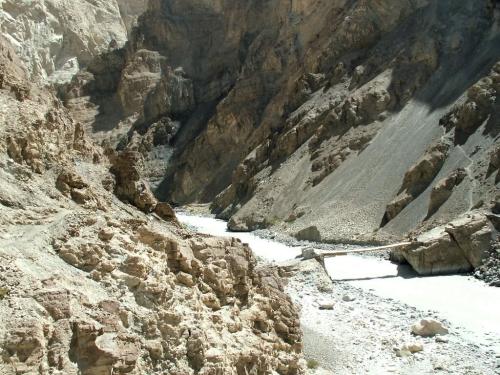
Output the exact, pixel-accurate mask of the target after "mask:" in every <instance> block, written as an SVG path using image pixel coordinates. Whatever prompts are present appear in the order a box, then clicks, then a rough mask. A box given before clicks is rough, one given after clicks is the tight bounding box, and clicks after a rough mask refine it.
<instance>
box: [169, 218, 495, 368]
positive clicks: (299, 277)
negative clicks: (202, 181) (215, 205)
mask: <svg viewBox="0 0 500 375" xmlns="http://www.w3.org/2000/svg"><path fill="white" fill-rule="evenodd" d="M179 218H180V220H181V222H183V223H185V224H187V225H189V226H191V227H192V228H193V229H195V230H197V231H200V232H203V233H207V234H212V235H222V236H224V235H225V236H234V237H238V238H240V239H241V240H242V241H243V242H247V243H249V244H250V246H251V247H252V249H253V251H254V252H255V253H256V254H257V256H258V257H260V258H261V259H262V261H263V262H268V263H269V264H271V265H274V266H275V267H280V268H282V269H284V270H286V272H285V273H286V274H288V275H289V277H288V285H287V290H286V291H287V293H288V294H289V295H290V296H291V298H292V299H293V300H294V302H295V303H296V304H297V305H299V306H300V308H301V325H302V328H303V332H304V343H305V348H304V352H305V356H306V359H307V360H308V364H309V367H311V368H310V369H309V371H310V373H311V374H315V375H323V374H335V375H339V374H340V375H342V374H345V375H357V374H373V375H384V374H402V375H420V374H424V375H425V374H456V375H480V374H481V375H498V374H500V325H498V326H496V325H495V322H496V318H495V314H496V312H497V310H498V306H497V304H496V301H495V299H497V298H496V296H497V295H496V294H495V292H496V291H497V290H496V289H495V288H491V287H487V286H486V285H482V284H481V283H479V282H478V281H476V280H473V279H470V278H467V277H449V278H448V277H445V278H441V279H440V278H418V277H415V275H414V274H411V273H410V274H406V273H405V272H402V271H404V270H402V269H401V267H397V266H395V265H393V264H391V263H389V262H387V261H386V256H387V255H386V254H377V255H375V257H373V256H368V257H358V256H350V257H342V258H340V259H336V260H335V261H333V260H331V261H330V260H329V264H327V268H328V270H329V272H330V273H334V274H335V276H336V277H334V280H332V279H331V277H330V276H329V275H328V274H327V273H326V272H325V269H324V268H323V267H322V266H321V265H320V264H319V263H318V262H317V261H315V260H309V261H300V260H295V259H294V258H295V257H296V256H297V255H298V254H300V252H301V251H300V250H301V247H303V246H307V245H310V244H308V243H303V242H298V241H296V240H294V239H290V238H288V239H286V236H283V237H281V236H280V235H276V234H272V233H270V232H267V233H266V231H259V232H258V233H228V232H227V230H226V226H225V223H224V222H222V221H218V220H215V219H213V218H209V217H200V216H189V215H179ZM262 237H264V238H262ZM314 246H315V247H317V246H316V244H315V245H314ZM321 246H323V247H322V249H323V250H331V249H332V248H333V247H335V248H336V249H339V246H338V245H321ZM344 248H351V246H345V247H344ZM343 262H344V263H343ZM350 262H354V263H350ZM349 274H351V275H355V277H344V276H348V275H349ZM360 275H361V276H367V277H366V278H362V277H360ZM335 278H336V280H335ZM370 285H373V289H371V288H370V287H369V286H370ZM405 288H407V289H405ZM417 289H418V290H417ZM416 292H420V294H419V293H416ZM422 293H424V295H422ZM425 293H430V294H429V295H425ZM460 293H462V294H463V295H462V296H460ZM470 293H472V294H477V293H484V295H485V296H487V297H485V298H483V300H481V296H478V295H469V294H470ZM431 294H432V295H431ZM453 294H456V295H453ZM457 295H458V296H457ZM492 296H493V297H492ZM448 299H449V302H448ZM406 300H408V301H410V302H411V304H406V303H404V302H402V301H406ZM434 300H435V301H438V302H441V303H437V302H436V304H435V305H436V307H435V308H436V309H439V311H440V312H438V311H430V310H429V308H434V307H425V306H427V305H429V304H426V303H422V302H426V301H434ZM478 300H479V301H482V302H481V303H484V306H475V305H474V306H470V305H471V304H477V303H476V302H477V301H478ZM468 301H470V303H469V302H468ZM447 304H449V305H450V306H447ZM486 304H487V305H488V308H486ZM430 305H432V303H431V304H430ZM415 306H420V307H419V308H417V307H415ZM446 307H452V309H448V310H447V309H446ZM452 310H453V311H456V312H457V314H451V313H450V311H452ZM457 310H459V311H457ZM489 310H491V311H489ZM488 313H490V314H489V315H488ZM427 317H431V318H433V319H436V320H438V321H440V322H442V323H443V324H444V325H445V326H447V327H448V328H449V331H450V332H449V334H447V335H445V336H442V337H441V336H440V337H430V338H422V337H417V336H414V335H412V333H411V327H412V325H413V324H414V323H415V322H417V321H419V320H420V319H423V318H427ZM450 318H453V319H450ZM457 322H459V323H457ZM460 322H465V323H466V324H461V323H460ZM483 323H484V324H483ZM465 326H467V327H469V328H467V327H465ZM494 326H496V327H498V328H497V329H495V328H494ZM492 327H493V328H492ZM405 346H406V347H408V346H410V347H412V348H417V349H418V351H416V352H415V353H413V354H412V353H408V351H406V350H403V349H405ZM420 349H421V350H420Z"/></svg>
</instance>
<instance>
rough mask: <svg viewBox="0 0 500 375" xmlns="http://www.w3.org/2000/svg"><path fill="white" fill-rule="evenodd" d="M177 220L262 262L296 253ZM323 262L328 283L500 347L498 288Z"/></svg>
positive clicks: (373, 265) (361, 259)
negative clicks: (238, 245) (243, 246)
mask: <svg viewBox="0 0 500 375" xmlns="http://www.w3.org/2000/svg"><path fill="white" fill-rule="evenodd" d="M177 217H178V218H179V220H180V221H181V222H182V223H184V224H187V225H189V226H191V227H194V228H195V229H196V230H197V231H198V232H200V233H204V234H210V235H214V236H231V237H237V238H239V239H241V241H242V242H245V243H248V244H249V245H250V247H251V248H252V250H253V251H254V253H255V254H256V255H257V256H259V257H262V258H264V259H266V260H267V261H275V262H281V261H286V260H290V259H294V258H295V257H296V256H297V255H299V254H300V253H301V248H300V247H291V246H287V245H284V244H282V243H279V242H277V241H273V240H269V239H262V238H259V237H257V236H256V235H254V234H252V233H233V232H228V231H227V227H226V222H224V221H222V220H217V219H213V218H209V217H200V216H192V215H187V214H184V213H178V214H177ZM325 263H326V264H325V266H326V269H327V272H328V274H329V275H330V277H331V278H332V279H333V280H338V281H343V282H347V283H349V284H351V285H352V286H354V287H357V288H361V289H363V290H365V291H369V292H370V293H373V294H375V295H377V296H380V297H383V298H391V299H393V300H395V301H399V302H401V303H404V304H406V305H409V306H413V307H415V308H417V309H418V310H422V311H428V310H429V311H432V312H436V313H438V314H439V315H440V316H444V317H446V319H447V320H448V321H449V322H451V323H452V324H453V325H454V326H456V327H461V328H464V332H467V333H468V335H469V336H470V337H469V338H470V339H471V340H472V341H474V342H477V343H478V344H481V343H486V342H489V343H490V344H491V342H492V340H493V341H494V342H498V343H500V288H495V287H489V286H487V285H486V284H484V283H482V282H480V281H478V280H476V279H474V278H473V277H470V276H466V275H451V276H434V277H418V276H417V275H415V274H414V273H412V271H411V270H409V269H408V267H404V266H403V267H401V266H398V265H396V264H393V263H391V262H390V261H387V260H383V259H379V258H376V257H370V256H361V255H349V256H340V257H335V258H327V259H326V261H325ZM498 349H500V347H499V348H498Z"/></svg>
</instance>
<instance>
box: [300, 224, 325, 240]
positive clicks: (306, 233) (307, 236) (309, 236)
mask: <svg viewBox="0 0 500 375" xmlns="http://www.w3.org/2000/svg"><path fill="white" fill-rule="evenodd" d="M295 238H296V239H298V240H299V241H313V242H321V233H320V232H319V230H318V228H317V227H316V226H315V225H311V226H310V227H307V228H304V229H302V230H299V231H298V232H297V233H296V234H295Z"/></svg>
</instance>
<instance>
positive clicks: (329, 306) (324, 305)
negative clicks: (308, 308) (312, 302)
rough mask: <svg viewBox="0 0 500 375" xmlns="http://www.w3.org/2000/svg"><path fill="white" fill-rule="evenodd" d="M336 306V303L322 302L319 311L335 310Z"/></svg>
mask: <svg viewBox="0 0 500 375" xmlns="http://www.w3.org/2000/svg"><path fill="white" fill-rule="evenodd" d="M334 306H335V302H334V301H331V300H330V301H321V302H320V303H319V309H320V310H333V307H334Z"/></svg>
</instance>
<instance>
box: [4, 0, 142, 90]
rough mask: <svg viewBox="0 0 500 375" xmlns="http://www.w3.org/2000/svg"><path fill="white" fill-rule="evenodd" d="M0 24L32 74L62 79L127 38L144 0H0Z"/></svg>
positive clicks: (54, 80)
mask: <svg viewBox="0 0 500 375" xmlns="http://www.w3.org/2000/svg"><path fill="white" fill-rule="evenodd" d="M0 8H1V9H0V30H1V33H2V34H3V35H4V37H6V38H7V39H8V40H9V42H10V43H12V45H14V47H15V48H16V50H17V52H18V53H19V55H20V56H21V58H22V60H23V61H24V62H25V63H26V66H27V68H28V70H29V72H30V75H31V77H32V78H35V79H39V80H40V79H41V80H42V81H44V80H49V81H51V82H64V81H68V80H70V79H71V78H72V76H73V75H74V74H75V73H76V72H78V70H79V69H80V68H81V67H84V66H86V65H87V64H88V63H89V61H90V60H91V59H92V58H94V57H95V56H97V55H99V54H101V53H103V52H105V51H106V50H108V48H110V47H111V48H116V47H121V46H123V45H124V44H125V42H126V41H127V32H129V31H131V28H132V26H133V25H134V23H135V22H136V19H137V17H138V16H139V15H140V14H141V13H142V12H143V11H144V10H145V8H146V2H145V0H112V1H103V0H97V1H91V0H84V1H74V0H35V1H23V0H21V1H20V0H2V1H0Z"/></svg>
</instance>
